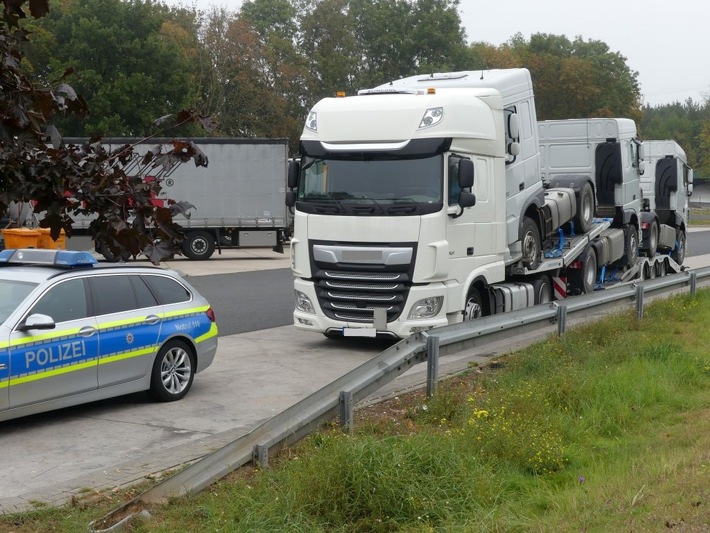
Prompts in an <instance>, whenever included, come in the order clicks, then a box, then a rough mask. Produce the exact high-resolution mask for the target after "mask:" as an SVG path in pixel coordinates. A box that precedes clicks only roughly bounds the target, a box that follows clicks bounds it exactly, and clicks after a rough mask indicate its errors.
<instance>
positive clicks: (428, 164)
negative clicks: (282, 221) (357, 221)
mask: <svg viewBox="0 0 710 533" xmlns="http://www.w3.org/2000/svg"><path fill="white" fill-rule="evenodd" d="M442 195H443V156H442V155H436V156H433V157H427V158H422V159H398V160H392V159H386V160H376V159H373V160H367V161H363V160H343V159H313V158H304V160H303V167H302V175H301V179H300V181H299V187H298V203H297V208H298V209H299V210H301V211H305V212H310V213H325V214H327V213H330V214H343V215H363V216H367V215H377V216H381V215H389V216H403V215H422V214H427V213H436V212H438V211H440V210H441V209H442V207H443V199H442Z"/></svg>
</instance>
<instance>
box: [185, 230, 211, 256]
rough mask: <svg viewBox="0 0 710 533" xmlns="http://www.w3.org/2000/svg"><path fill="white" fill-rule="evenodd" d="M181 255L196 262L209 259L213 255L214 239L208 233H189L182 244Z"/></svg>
mask: <svg viewBox="0 0 710 533" xmlns="http://www.w3.org/2000/svg"><path fill="white" fill-rule="evenodd" d="M182 253H184V254H185V256H186V257H189V258H190V259H195V260H196V261H204V260H205V259H209V258H210V257H212V254H213V253H214V237H213V236H212V234H211V233H210V232H209V231H204V230H200V231H190V232H189V233H188V234H187V235H185V240H184V241H183V242H182Z"/></svg>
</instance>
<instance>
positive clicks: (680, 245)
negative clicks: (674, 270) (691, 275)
mask: <svg viewBox="0 0 710 533" xmlns="http://www.w3.org/2000/svg"><path fill="white" fill-rule="evenodd" d="M671 257H672V258H673V261H675V262H676V263H678V264H679V265H682V264H683V261H685V232H684V231H683V230H682V229H680V228H679V229H678V230H676V237H675V248H674V249H673V251H672V252H671Z"/></svg>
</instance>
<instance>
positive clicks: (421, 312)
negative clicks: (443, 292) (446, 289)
mask: <svg viewBox="0 0 710 533" xmlns="http://www.w3.org/2000/svg"><path fill="white" fill-rule="evenodd" d="M443 303H444V297H443V296H430V297H429V298H424V299H422V300H417V301H416V302H415V303H414V305H413V306H412V310H411V311H410V312H409V317H408V318H409V320H416V319H417V318H431V317H434V316H436V315H438V314H439V311H441V306H442V304H443Z"/></svg>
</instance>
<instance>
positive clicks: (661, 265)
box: [656, 259, 667, 278]
mask: <svg viewBox="0 0 710 533" xmlns="http://www.w3.org/2000/svg"><path fill="white" fill-rule="evenodd" d="M666 272H667V269H666V261H665V259H664V260H662V261H656V277H658V278H662V277H663V276H665V275H666Z"/></svg>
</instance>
